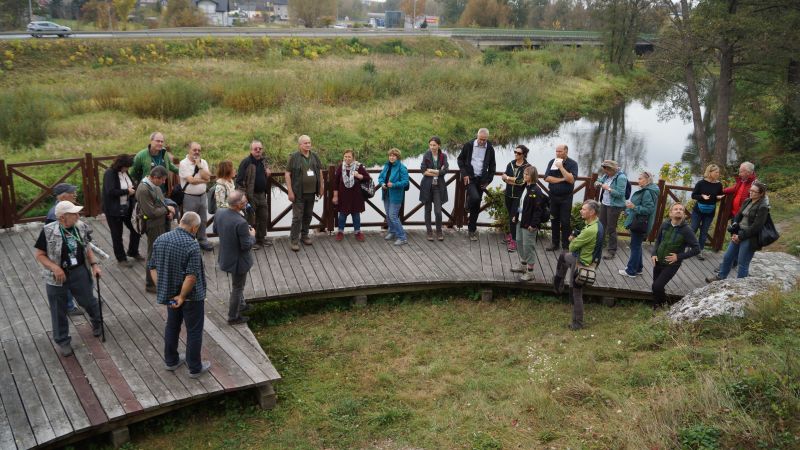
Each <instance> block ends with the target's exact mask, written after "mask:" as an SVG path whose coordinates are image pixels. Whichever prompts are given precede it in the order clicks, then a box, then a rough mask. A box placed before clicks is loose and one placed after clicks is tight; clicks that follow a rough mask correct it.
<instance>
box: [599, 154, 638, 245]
mask: <svg viewBox="0 0 800 450" xmlns="http://www.w3.org/2000/svg"><path fill="white" fill-rule="evenodd" d="M600 167H601V168H602V170H603V175H602V176H600V178H599V179H598V180H597V183H595V185H596V187H597V188H598V189H600V223H601V224H603V229H604V230H605V234H606V236H608V246H607V248H608V252H607V253H606V255H605V256H603V259H614V257H615V256H616V254H617V222H618V221H619V215H620V214H622V211H624V210H625V200H627V199H628V198H629V197H630V189H631V188H630V186H631V185H630V183H628V176H627V175H625V172H623V171H622V169H621V168H620V167H619V164H618V163H617V162H616V161H614V160H611V159H607V160H605V161H603V163H602V164H601V165H600Z"/></svg>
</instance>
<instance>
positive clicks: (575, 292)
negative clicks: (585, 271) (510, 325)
mask: <svg viewBox="0 0 800 450" xmlns="http://www.w3.org/2000/svg"><path fill="white" fill-rule="evenodd" d="M599 213H600V204H599V203H597V202H596V201H595V200H586V201H585V202H583V205H582V206H581V218H582V219H583V220H584V221H585V222H586V226H585V227H584V228H583V230H581V231H580V233H578V232H577V231H576V232H575V233H573V234H571V235H570V236H569V238H568V240H569V251H564V252H562V253H561V255H559V257H558V264H557V266H556V273H555V276H554V277H553V290H554V291H555V293H556V294H561V293H563V292H564V280H565V277H566V275H567V269H572V272H571V274H570V280H571V281H570V287H569V296H570V299H571V300H572V322H571V323H570V324H569V325H568V326H567V327H568V328H569V329H570V330H580V329H581V328H583V286H582V285H580V284H579V283H576V282H575V276H576V275H577V273H578V267H579V266H586V267H591V266H593V265H594V266H596V265H597V264H599V262H600V254H601V253H602V251H603V239H602V237H603V225H601V224H600V221H599V220H597V215H598V214H599Z"/></svg>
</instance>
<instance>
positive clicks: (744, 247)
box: [706, 180, 769, 283]
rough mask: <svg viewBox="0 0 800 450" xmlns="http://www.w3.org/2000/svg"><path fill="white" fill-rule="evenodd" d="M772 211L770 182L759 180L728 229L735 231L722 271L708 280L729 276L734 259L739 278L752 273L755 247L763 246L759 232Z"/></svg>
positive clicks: (751, 187) (726, 251)
mask: <svg viewBox="0 0 800 450" xmlns="http://www.w3.org/2000/svg"><path fill="white" fill-rule="evenodd" d="M768 215H769V197H767V185H766V184H764V183H762V182H760V181H758V180H756V181H754V182H753V184H752V185H751V186H750V198H748V199H747V200H745V201H744V203H742V208H741V209H740V210H739V214H737V215H736V217H734V219H733V223H732V224H731V226H730V227H728V230H729V231H730V232H731V233H732V235H731V242H730V243H729V244H728V249H727V250H725V256H723V257H722V264H721V265H720V267H719V275H718V276H714V277H708V278H706V281H707V282H709V283H711V282H712V281H719V280H724V279H726V278H728V274H729V273H730V271H731V266H732V265H733V262H734V261H737V262H738V263H739V269H738V272H737V273H736V278H745V277H747V276H748V275H749V274H750V261H751V260H752V259H753V254H754V253H755V252H756V250H760V249H761V245H760V244H759V242H758V233H759V232H760V231H761V228H763V227H764V224H765V223H766V222H767V216H768Z"/></svg>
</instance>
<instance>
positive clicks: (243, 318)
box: [228, 315, 250, 325]
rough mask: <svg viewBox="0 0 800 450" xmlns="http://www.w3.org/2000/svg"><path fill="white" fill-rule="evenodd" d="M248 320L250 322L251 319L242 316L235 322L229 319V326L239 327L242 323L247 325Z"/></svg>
mask: <svg viewBox="0 0 800 450" xmlns="http://www.w3.org/2000/svg"><path fill="white" fill-rule="evenodd" d="M248 320H250V318H249V317H247V316H242V315H240V316H239V317H237V318H235V319H233V320H230V319H228V325H239V324H241V323H247V321H248Z"/></svg>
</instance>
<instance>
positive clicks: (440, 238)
mask: <svg viewBox="0 0 800 450" xmlns="http://www.w3.org/2000/svg"><path fill="white" fill-rule="evenodd" d="M436 239H438V240H440V241H443V240H444V233H442V232H441V231H437V232H436Z"/></svg>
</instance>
